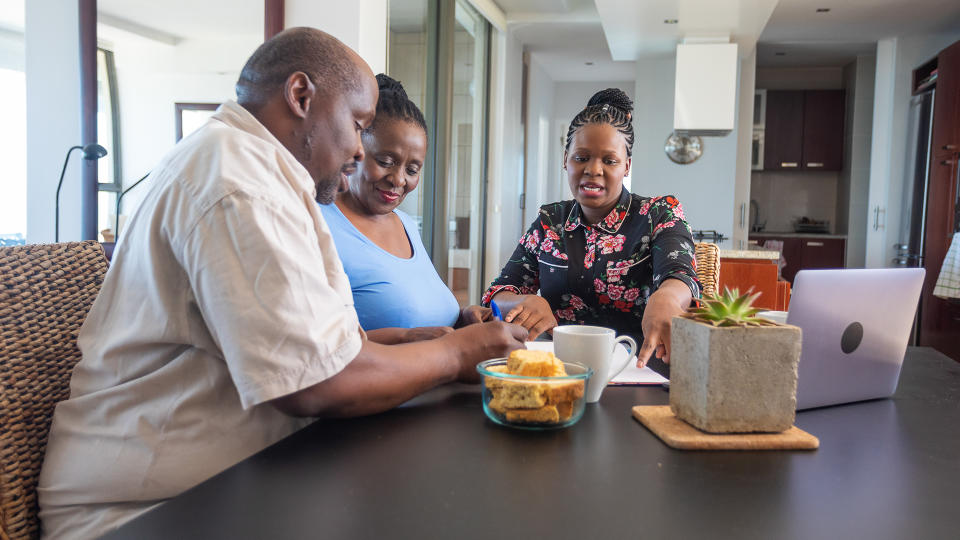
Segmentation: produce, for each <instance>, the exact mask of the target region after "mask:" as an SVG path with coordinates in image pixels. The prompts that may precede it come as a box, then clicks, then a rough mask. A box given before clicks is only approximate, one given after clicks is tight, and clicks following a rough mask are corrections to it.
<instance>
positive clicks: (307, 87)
mask: <svg viewBox="0 0 960 540" xmlns="http://www.w3.org/2000/svg"><path fill="white" fill-rule="evenodd" d="M316 97H317V87H316V86H315V85H314V84H313V81H311V80H310V77H308V76H307V74H306V73H304V72H302V71H296V72H294V73H291V74H290V76H289V77H287V81H286V82H285V83H284V85H283V98H284V100H286V102H287V107H289V108H290V112H292V113H293V115H294V116H296V117H297V118H306V117H307V113H308V112H309V111H310V106H311V105H313V101H314V99H315V98H316Z"/></svg>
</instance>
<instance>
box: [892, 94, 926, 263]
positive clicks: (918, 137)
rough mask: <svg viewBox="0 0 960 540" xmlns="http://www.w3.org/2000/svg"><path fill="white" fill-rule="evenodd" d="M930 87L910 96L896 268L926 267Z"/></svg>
mask: <svg viewBox="0 0 960 540" xmlns="http://www.w3.org/2000/svg"><path fill="white" fill-rule="evenodd" d="M934 93H935V90H933V89H931V90H929V91H926V92H924V93H922V94H917V95H916V96H913V98H911V99H910V112H909V120H908V123H907V148H908V149H910V151H909V152H908V154H907V160H906V164H905V165H906V170H905V173H906V181H905V182H904V183H903V197H902V205H903V206H902V208H901V212H900V216H901V218H900V234H899V240H898V242H897V244H896V246H895V248H896V249H897V256H896V257H895V258H894V259H893V265H894V266H897V267H918V266H923V262H924V259H923V253H924V245H923V242H924V241H923V238H924V228H925V224H926V221H927V189H928V187H929V184H930V159H931V155H930V153H931V148H930V138H931V134H932V130H933V98H934Z"/></svg>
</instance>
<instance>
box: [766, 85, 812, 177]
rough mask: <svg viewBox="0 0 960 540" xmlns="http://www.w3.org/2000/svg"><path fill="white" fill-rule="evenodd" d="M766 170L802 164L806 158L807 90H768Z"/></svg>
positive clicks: (796, 166) (795, 166)
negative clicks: (805, 118) (805, 97)
mask: <svg viewBox="0 0 960 540" xmlns="http://www.w3.org/2000/svg"><path fill="white" fill-rule="evenodd" d="M763 144H764V147H763V169H764V170H767V171H769V170H781V169H788V170H789V169H796V168H798V167H800V162H801V161H802V159H803V155H802V153H803V91H802V90H768V91H767V114H766V124H765V128H764V141H763Z"/></svg>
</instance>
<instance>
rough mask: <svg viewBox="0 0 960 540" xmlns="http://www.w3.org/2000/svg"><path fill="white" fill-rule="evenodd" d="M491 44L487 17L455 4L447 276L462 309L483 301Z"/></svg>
mask: <svg viewBox="0 0 960 540" xmlns="http://www.w3.org/2000/svg"><path fill="white" fill-rule="evenodd" d="M488 42H489V24H488V23H487V21H486V19H484V18H483V17H482V16H481V15H480V14H479V13H477V12H476V10H474V9H473V7H471V6H470V5H469V4H468V3H467V2H466V1H462V0H460V1H457V2H456V9H455V25H454V32H453V59H452V60H453V77H452V79H453V80H452V83H453V88H452V90H453V98H452V102H451V108H450V117H449V119H450V137H451V141H450V146H449V152H450V162H449V166H448V169H447V170H448V174H449V176H448V181H447V193H446V196H447V200H446V222H447V226H448V229H447V230H448V231H449V234H448V236H447V249H448V257H447V265H448V270H447V276H446V278H447V284H448V285H449V286H450V288H451V289H452V290H453V293H454V295H455V296H456V297H457V300H459V301H460V303H461V305H466V304H471V303H477V302H479V300H480V294H481V292H482V291H481V287H482V284H481V279H482V276H481V274H482V269H483V260H482V257H483V229H484V226H483V225H484V223H483V221H484V220H483V216H484V215H485V213H486V212H485V204H484V203H485V197H484V195H485V193H486V189H485V187H486V186H485V177H486V170H485V165H486V160H485V156H486V138H487V137H486V135H487V121H486V117H487V106H486V105H487V64H488V56H489V54H488V52H489V49H488V46H487V44H488ZM441 46H442V44H441Z"/></svg>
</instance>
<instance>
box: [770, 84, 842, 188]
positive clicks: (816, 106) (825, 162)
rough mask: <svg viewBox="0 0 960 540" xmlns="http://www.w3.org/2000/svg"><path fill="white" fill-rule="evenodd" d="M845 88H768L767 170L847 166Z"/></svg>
mask: <svg viewBox="0 0 960 540" xmlns="http://www.w3.org/2000/svg"><path fill="white" fill-rule="evenodd" d="M844 99H845V98H844V91H843V90H768V91H767V110H766V129H765V133H764V139H765V140H764V146H765V147H764V155H763V168H764V170H821V171H839V170H840V169H841V168H843V123H844V107H845V103H844Z"/></svg>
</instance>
